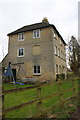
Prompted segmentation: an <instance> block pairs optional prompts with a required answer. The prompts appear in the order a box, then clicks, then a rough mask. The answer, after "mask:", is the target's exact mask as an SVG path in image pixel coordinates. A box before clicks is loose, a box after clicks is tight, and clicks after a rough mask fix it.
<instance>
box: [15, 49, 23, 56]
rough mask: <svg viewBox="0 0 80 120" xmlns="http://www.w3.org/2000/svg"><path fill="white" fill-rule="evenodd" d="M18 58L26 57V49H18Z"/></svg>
mask: <svg viewBox="0 0 80 120" xmlns="http://www.w3.org/2000/svg"><path fill="white" fill-rule="evenodd" d="M17 56H18V57H24V48H19V49H18V51H17Z"/></svg>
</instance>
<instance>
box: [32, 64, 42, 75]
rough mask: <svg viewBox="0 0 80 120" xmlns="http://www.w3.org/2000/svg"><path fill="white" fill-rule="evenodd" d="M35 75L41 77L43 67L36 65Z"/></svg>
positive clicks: (34, 68)
mask: <svg viewBox="0 0 80 120" xmlns="http://www.w3.org/2000/svg"><path fill="white" fill-rule="evenodd" d="M33 74H34V75H40V74H41V67H40V65H34V67H33Z"/></svg>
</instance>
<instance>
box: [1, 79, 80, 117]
mask: <svg viewBox="0 0 80 120" xmlns="http://www.w3.org/2000/svg"><path fill="white" fill-rule="evenodd" d="M74 85H75V88H76V92H78V80H76V81H75V84H74ZM3 86H4V89H5V90H9V89H15V88H21V87H27V86H31V85H26V84H25V85H18V84H17V85H13V84H7V83H4V84H3ZM71 87H72V81H71V80H65V81H63V83H62V85H61V91H63V96H62V98H63V99H64V100H65V99H66V98H69V97H71V96H72V95H73V92H72V91H70V92H65V90H67V89H70V88H71ZM58 92H59V88H58V85H57V82H54V83H52V84H51V85H47V86H44V87H42V89H41V97H45V96H47V95H50V94H53V93H58ZM34 99H36V89H31V90H29V91H23V92H16V93H11V94H6V95H5V101H4V107H5V108H9V107H12V106H16V105H19V104H21V103H25V102H27V101H31V100H34ZM58 103H59V96H55V97H54V96H53V97H52V98H49V99H47V100H44V101H43V102H42V111H45V110H46V109H48V108H49V107H51V106H53V105H55V104H56V105H58ZM36 106H37V105H36V104H33V105H29V106H25V107H23V108H20V109H17V110H15V111H12V112H9V113H7V114H6V115H5V117H6V118H27V117H30V116H31V115H34V114H36V113H37V107H36ZM53 111H54V112H57V111H59V106H58V108H57V109H55V110H53Z"/></svg>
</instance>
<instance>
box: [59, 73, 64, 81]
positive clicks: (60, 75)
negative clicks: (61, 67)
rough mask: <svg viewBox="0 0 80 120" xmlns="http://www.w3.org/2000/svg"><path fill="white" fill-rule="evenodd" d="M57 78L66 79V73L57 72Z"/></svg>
mask: <svg viewBox="0 0 80 120" xmlns="http://www.w3.org/2000/svg"><path fill="white" fill-rule="evenodd" d="M57 79H61V80H64V79H65V74H57Z"/></svg>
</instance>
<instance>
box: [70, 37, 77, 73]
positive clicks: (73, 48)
mask: <svg viewBox="0 0 80 120" xmlns="http://www.w3.org/2000/svg"><path fill="white" fill-rule="evenodd" d="M78 49H79V44H78V41H77V39H76V38H75V37H74V36H71V40H70V41H69V43H68V50H69V65H70V68H71V70H72V71H73V73H74V74H78V73H79V65H78V64H79V50H78Z"/></svg>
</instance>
